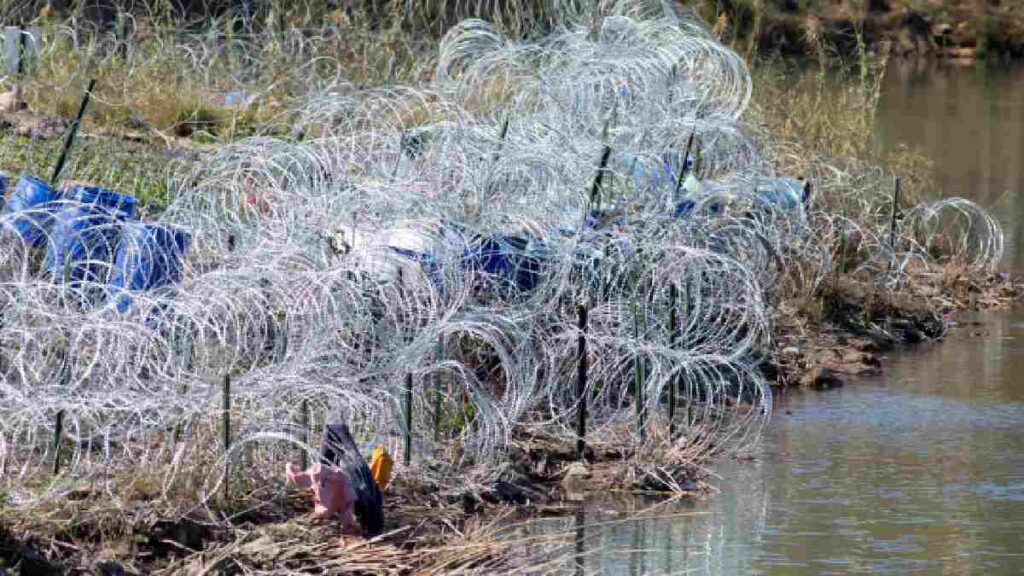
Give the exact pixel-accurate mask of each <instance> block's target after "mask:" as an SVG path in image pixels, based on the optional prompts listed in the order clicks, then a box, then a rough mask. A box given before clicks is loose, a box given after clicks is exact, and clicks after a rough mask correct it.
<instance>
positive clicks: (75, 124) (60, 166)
mask: <svg viewBox="0 0 1024 576" xmlns="http://www.w3.org/2000/svg"><path fill="white" fill-rule="evenodd" d="M95 87H96V79H95V78H93V79H92V80H89V87H88V88H86V89H85V96H83V97H82V104H81V105H80V106H79V107H78V114H77V115H76V116H75V119H74V120H73V121H72V122H71V126H68V133H67V135H66V136H65V137H64V147H63V148H61V151H60V156H59V157H58V158H57V164H56V165H55V166H54V167H53V175H52V176H50V184H51V185H52V186H56V185H57V180H58V179H59V178H60V173H61V172H63V171H64V163H65V162H67V159H68V151H69V150H71V145H72V144H73V143H74V141H75V134H77V133H78V128H79V127H80V126H81V125H82V118H83V117H85V109H86V108H87V107H88V106H89V98H91V97H92V90H93V88H95Z"/></svg>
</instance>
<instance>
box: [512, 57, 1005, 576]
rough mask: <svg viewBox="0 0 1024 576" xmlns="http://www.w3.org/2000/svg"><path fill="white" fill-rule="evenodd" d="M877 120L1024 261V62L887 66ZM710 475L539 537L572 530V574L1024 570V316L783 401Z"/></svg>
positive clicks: (991, 321)
mask: <svg viewBox="0 0 1024 576" xmlns="http://www.w3.org/2000/svg"><path fill="white" fill-rule="evenodd" d="M878 121H879V138H880V139H881V144H882V145H883V146H898V145H900V144H901V143H906V144H910V145H913V146H917V147H920V148H922V149H924V150H925V151H926V152H927V153H928V154H930V155H931V156H932V157H933V158H935V160H936V163H935V176H936V180H937V181H938V183H939V184H940V186H941V187H942V188H943V189H944V190H946V191H947V193H948V194H949V195H960V196H966V197H970V198H973V199H976V200H977V201H979V202H980V203H982V204H983V205H985V206H988V207H991V208H992V209H993V210H994V211H995V213H996V214H997V217H998V218H999V219H1000V220H1001V221H1002V223H1003V225H1004V226H1005V227H1006V230H1007V248H1008V253H1009V257H1008V263H1007V267H1008V268H1012V269H1014V270H1016V271H1021V270H1024V67H1018V68H1010V69H1003V70H998V69H986V68H956V67H937V66H935V65H922V66H916V65H898V66H894V68H893V69H892V70H891V71H890V75H889V77H888V79H887V83H886V86H885V90H884V94H883V98H882V102H881V111H880V113H879V115H878ZM975 322H977V323H975ZM715 471H716V472H717V473H718V474H719V475H720V477H719V479H718V480H717V482H716V484H717V486H718V487H719V488H720V489H721V493H720V494H718V495H714V496H712V497H709V498H706V499H704V500H702V501H699V502H691V503H686V504H681V505H673V506H663V507H662V508H660V509H659V513H658V516H657V517H653V518H649V519H645V520H637V521H629V522H623V521H622V520H619V519H618V518H619V517H620V516H616V515H615V514H614V513H610V512H608V511H607V509H608V508H616V507H618V508H620V510H621V506H622V505H621V503H620V504H618V505H612V504H610V505H608V506H602V505H597V504H592V505H588V506H587V507H585V508H584V509H581V511H580V512H579V514H577V516H576V517H573V518H560V519H552V520H543V521H538V522H537V523H536V524H535V525H534V526H532V527H531V528H530V531H540V532H545V531H548V530H551V531H555V530H558V531H561V530H570V531H572V533H573V535H574V538H573V540H574V542H575V545H576V546H575V550H576V554H575V555H574V557H573V558H572V559H571V560H568V561H567V563H566V564H565V565H564V566H563V569H564V570H567V571H570V572H571V571H577V572H580V573H594V572H600V573H606V574H642V573H647V574H662V573H695V574H787V575H790V574H850V573H861V574H957V575H959V574H1024V313H1002V314H987V315H983V316H980V317H978V318H977V319H971V320H970V321H968V322H965V323H964V325H962V326H961V327H960V328H959V329H957V330H955V331H954V332H953V333H952V334H951V336H950V337H949V338H948V339H947V340H946V341H945V342H942V343H938V344H931V345H926V346H922V347H920V348H918V349H916V350H913V351H909V352H901V353H899V354H896V355H893V357H891V358H889V359H888V360H887V361H886V374H885V375H884V376H882V377H878V378H874V379H864V380H859V381H853V382H850V383H849V384H848V385H847V386H846V387H844V388H842V389H839V390H833V391H828V392H813V391H806V392H805V391H799V390H798V391H792V392H788V393H785V394H782V395H780V396H779V397H778V398H777V399H776V411H775V414H774V416H773V420H772V422H771V424H770V425H769V427H768V429H767V430H766V432H765V435H764V438H763V440H762V442H761V444H760V445H759V447H758V448H757V449H756V451H755V459H754V460H753V461H744V462H737V461H726V462H720V463H718V464H717V465H716V466H715ZM649 505H651V503H643V502H639V501H631V502H629V503H628V504H627V505H626V507H627V508H631V510H627V511H631V512H635V511H636V510H639V509H642V508H644V507H645V506H649ZM620 514H621V512H620Z"/></svg>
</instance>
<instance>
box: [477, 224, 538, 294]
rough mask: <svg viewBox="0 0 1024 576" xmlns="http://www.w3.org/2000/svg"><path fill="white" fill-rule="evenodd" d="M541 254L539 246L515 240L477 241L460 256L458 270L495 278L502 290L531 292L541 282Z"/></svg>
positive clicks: (495, 237)
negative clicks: (460, 268)
mask: <svg viewBox="0 0 1024 576" xmlns="http://www.w3.org/2000/svg"><path fill="white" fill-rule="evenodd" d="M544 252H545V250H544V247H543V246H542V245H540V243H538V242H536V241H531V240H527V239H525V238H518V237H516V236H491V237H479V238H477V239H476V240H474V241H473V242H472V243H471V244H470V246H469V247H468V248H466V250H465V251H464V252H463V255H462V266H463V268H465V269H467V270H475V271H478V272H483V273H485V274H488V275H491V276H494V277H496V278H497V279H498V280H499V281H500V284H501V287H502V288H514V289H515V290H518V291H520V292H527V291H530V290H533V289H534V288H535V287H536V286H537V285H538V284H540V282H541V278H542V276H543V271H544V263H545V262H544V261H545V254H544Z"/></svg>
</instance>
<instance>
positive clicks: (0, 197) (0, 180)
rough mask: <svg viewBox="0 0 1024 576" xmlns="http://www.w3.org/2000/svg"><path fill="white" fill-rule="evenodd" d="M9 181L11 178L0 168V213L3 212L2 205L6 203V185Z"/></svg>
mask: <svg viewBox="0 0 1024 576" xmlns="http://www.w3.org/2000/svg"><path fill="white" fill-rule="evenodd" d="M10 183H11V179H10V178H9V177H8V176H7V173H6V172H4V171H3V170H0V213H3V211H4V206H6V205H7V186H8V185H9V184H10Z"/></svg>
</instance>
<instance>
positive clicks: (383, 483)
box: [370, 446, 395, 490]
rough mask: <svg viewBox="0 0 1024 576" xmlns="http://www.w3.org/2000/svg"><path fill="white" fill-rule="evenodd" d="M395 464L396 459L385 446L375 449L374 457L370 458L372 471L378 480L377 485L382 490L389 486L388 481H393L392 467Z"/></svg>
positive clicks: (374, 477)
mask: <svg viewBox="0 0 1024 576" xmlns="http://www.w3.org/2000/svg"><path fill="white" fill-rule="evenodd" d="M394 465H395V461H394V459H392V458H391V455H390V454H388V451H387V450H385V449H384V447H383V446H377V447H376V448H374V449H373V457H372V458H370V472H372V473H373V479H374V480H376V481H377V486H379V487H380V489H381V490H383V489H385V488H387V487H388V483H389V482H391V467H392V466H394Z"/></svg>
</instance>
